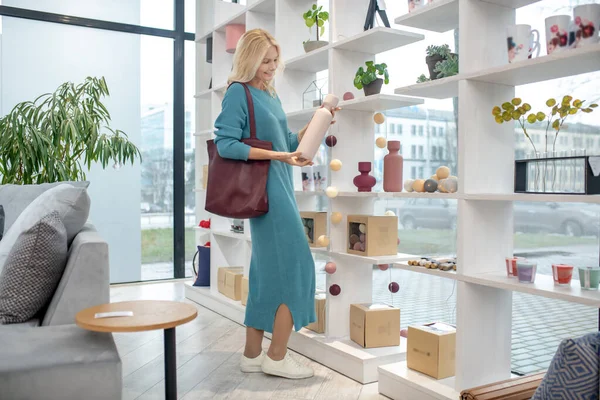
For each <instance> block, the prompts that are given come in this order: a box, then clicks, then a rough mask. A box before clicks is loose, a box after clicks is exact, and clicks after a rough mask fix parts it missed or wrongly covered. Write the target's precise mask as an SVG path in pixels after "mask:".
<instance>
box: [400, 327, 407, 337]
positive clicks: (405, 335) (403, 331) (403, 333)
mask: <svg viewBox="0 0 600 400" xmlns="http://www.w3.org/2000/svg"><path fill="white" fill-rule="evenodd" d="M400 336H401V337H403V338H407V339H408V329H400Z"/></svg>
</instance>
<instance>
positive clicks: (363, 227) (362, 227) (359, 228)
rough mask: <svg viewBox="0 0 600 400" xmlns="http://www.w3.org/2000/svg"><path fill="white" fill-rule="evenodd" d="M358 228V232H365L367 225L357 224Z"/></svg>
mask: <svg viewBox="0 0 600 400" xmlns="http://www.w3.org/2000/svg"><path fill="white" fill-rule="evenodd" d="M358 230H359V231H360V233H366V232H367V226H366V225H365V224H360V225H359V226H358Z"/></svg>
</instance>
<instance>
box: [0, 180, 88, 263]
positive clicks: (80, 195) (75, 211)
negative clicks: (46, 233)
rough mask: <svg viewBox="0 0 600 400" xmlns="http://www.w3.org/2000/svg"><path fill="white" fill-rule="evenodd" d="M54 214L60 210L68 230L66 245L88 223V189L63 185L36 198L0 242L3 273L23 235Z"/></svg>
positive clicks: (0, 261)
mask: <svg viewBox="0 0 600 400" xmlns="http://www.w3.org/2000/svg"><path fill="white" fill-rule="evenodd" d="M52 211H58V214H59V216H60V219H61V220H62V222H63V224H64V225H65V228H66V230H67V242H68V244H71V241H72V240H73V238H74V237H75V235H76V234H77V233H78V232H79V231H80V230H81V228H82V227H83V225H84V224H85V222H86V221H87V218H88V215H89V212H90V197H89V196H88V194H87V190H86V189H85V188H82V187H74V186H72V185H70V184H62V185H57V186H54V187H52V188H50V189H48V190H46V191H45V192H43V193H42V194H40V195H39V196H38V197H37V198H35V200H33V201H32V202H31V203H30V204H29V205H28V206H27V208H26V209H25V210H23V212H22V213H21V215H19V217H18V218H17V220H16V221H15V222H14V224H12V225H11V227H10V228H8V231H6V232H5V234H4V238H2V241H0V272H1V271H2V268H3V266H4V264H5V262H6V257H8V253H9V252H10V250H11V249H12V247H13V246H14V244H15V242H16V241H17V238H18V237H19V235H20V234H21V232H23V231H26V230H27V229H29V228H31V227H32V226H34V225H35V224H36V223H37V222H38V221H39V220H40V218H42V217H43V216H45V215H46V214H48V213H50V212H52Z"/></svg>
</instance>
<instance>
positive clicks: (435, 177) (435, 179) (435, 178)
mask: <svg viewBox="0 0 600 400" xmlns="http://www.w3.org/2000/svg"><path fill="white" fill-rule="evenodd" d="M429 179H433V180H434V181H436V182H437V181H439V180H440V178H438V176H437V175H436V174H433V175H431V178H429Z"/></svg>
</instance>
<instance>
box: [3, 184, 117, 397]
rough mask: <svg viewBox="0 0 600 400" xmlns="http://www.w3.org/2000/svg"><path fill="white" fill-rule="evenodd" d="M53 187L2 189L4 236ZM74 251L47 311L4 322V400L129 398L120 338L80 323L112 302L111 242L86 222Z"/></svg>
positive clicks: (77, 238) (29, 186) (31, 186)
mask: <svg viewBox="0 0 600 400" xmlns="http://www.w3.org/2000/svg"><path fill="white" fill-rule="evenodd" d="M76 185H85V183H76ZM53 186H54V184H49V185H25V186H22V187H20V188H19V187H15V186H13V185H3V186H0V204H1V205H2V206H3V207H4V209H5V212H6V221H5V227H4V232H8V230H9V229H10V227H11V225H12V224H13V223H14V222H15V220H16V218H17V216H18V214H19V213H21V212H23V210H24V209H25V208H26V207H27V206H28V205H29V204H30V203H31V202H32V201H33V200H34V199H35V198H36V197H37V196H38V195H39V194H41V193H42V192H43V191H45V190H47V189H49V188H51V187H53ZM68 251H69V253H68V259H67V264H66V268H65V270H64V273H63V275H62V277H61V279H60V282H59V284H58V287H57V289H56V290H55V292H54V294H53V295H52V299H51V301H50V303H49V304H48V305H47V308H45V312H43V313H42V314H41V315H39V318H35V319H32V320H30V321H27V322H25V323H18V324H6V325H0V398H1V399H3V400H21V399H23V400H25V399H27V400H29V399H35V400H46V399H47V400H55V399H56V400H80V399H87V400H105V399H106V400H109V399H110V400H115V399H117V400H118V399H121V392H122V375H121V360H120V357H119V354H118V352H117V348H116V346H115V343H114V340H113V337H112V334H110V333H97V332H90V331H86V330H84V329H81V328H79V327H78V326H77V325H75V315H76V314H77V312H79V311H80V310H82V309H84V308H87V307H90V306H94V305H97V304H101V303H108V302H109V300H110V299H109V263H108V244H107V243H106V241H104V240H103V239H102V237H101V236H100V235H99V234H98V232H97V231H96V229H95V228H94V226H93V225H91V224H90V223H86V225H85V226H84V227H83V229H81V230H80V231H79V232H78V233H77V234H76V235H75V237H74V239H73V241H72V242H71V244H70V246H69V250H68Z"/></svg>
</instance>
